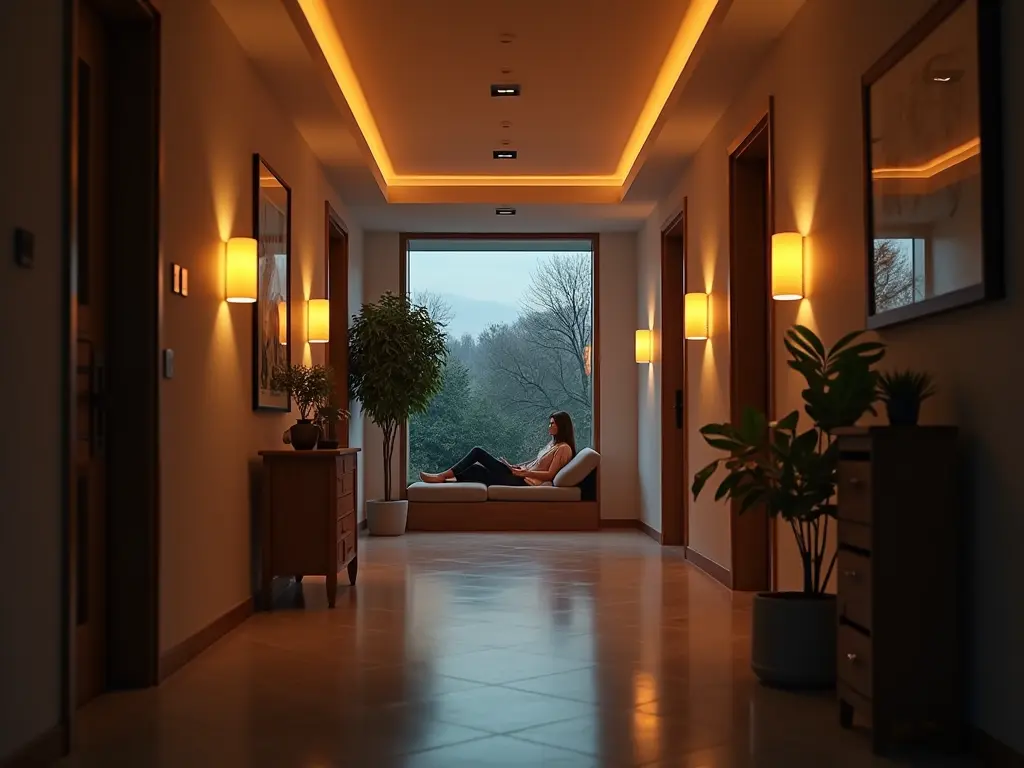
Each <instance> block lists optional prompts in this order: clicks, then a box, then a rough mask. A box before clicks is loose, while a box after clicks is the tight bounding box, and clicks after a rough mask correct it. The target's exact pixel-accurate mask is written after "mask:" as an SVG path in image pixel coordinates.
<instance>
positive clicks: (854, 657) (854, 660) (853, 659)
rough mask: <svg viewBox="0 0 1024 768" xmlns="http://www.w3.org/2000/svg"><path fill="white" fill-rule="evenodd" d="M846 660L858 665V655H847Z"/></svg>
mask: <svg viewBox="0 0 1024 768" xmlns="http://www.w3.org/2000/svg"><path fill="white" fill-rule="evenodd" d="M846 660H847V661H849V662H850V663H851V664H856V663H857V654H856V653H848V654H846Z"/></svg>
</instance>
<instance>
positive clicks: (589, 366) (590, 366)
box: [583, 344, 593, 376]
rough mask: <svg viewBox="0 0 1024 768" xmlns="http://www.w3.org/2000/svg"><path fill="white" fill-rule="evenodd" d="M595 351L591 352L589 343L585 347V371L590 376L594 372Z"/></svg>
mask: <svg viewBox="0 0 1024 768" xmlns="http://www.w3.org/2000/svg"><path fill="white" fill-rule="evenodd" d="M592 356H593V352H591V349H590V345H589V344H587V345H586V346H585V347H584V348H583V373H585V374H586V375H587V376H589V375H590V374H591V373H592V372H593V363H592V360H591V358H592Z"/></svg>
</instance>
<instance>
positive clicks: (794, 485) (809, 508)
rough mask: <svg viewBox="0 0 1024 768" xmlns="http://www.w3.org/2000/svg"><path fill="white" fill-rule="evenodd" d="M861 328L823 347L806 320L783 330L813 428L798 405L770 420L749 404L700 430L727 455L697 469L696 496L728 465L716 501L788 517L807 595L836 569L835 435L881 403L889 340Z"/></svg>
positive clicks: (825, 583) (820, 587) (823, 585)
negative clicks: (736, 415) (869, 336)
mask: <svg viewBox="0 0 1024 768" xmlns="http://www.w3.org/2000/svg"><path fill="white" fill-rule="evenodd" d="M862 333H863V332H862V331H855V332H854V333H850V334H847V335H846V336H844V337H843V338H841V339H840V340H839V341H837V342H836V343H835V344H834V345H833V346H832V347H831V348H826V347H825V345H824V344H823V343H822V341H821V339H819V338H818V336H817V335H816V334H815V333H814V332H813V331H812V330H810V329H809V328H807V327H805V326H802V325H797V326H794V327H793V328H791V329H790V330H788V331H787V332H786V338H785V344H786V349H787V350H788V351H789V354H790V359H789V360H788V365H789V366H790V367H791V368H793V369H794V370H796V371H797V372H799V373H800V374H801V375H802V376H803V377H804V381H805V382H806V388H805V389H804V390H803V392H802V396H803V400H804V411H805V412H806V413H807V415H808V416H809V417H810V418H811V421H812V422H813V424H812V426H811V427H809V428H808V429H806V430H803V431H801V430H800V426H799V425H800V413H799V411H793V412H792V413H789V414H788V415H787V416H785V417H784V418H782V419H780V420H779V421H778V422H773V423H769V422H768V419H767V417H766V416H765V415H764V414H762V413H760V412H758V411H757V410H755V409H753V408H748V409H746V410H745V411H744V412H743V416H742V419H741V422H740V424H737V425H734V424H708V425H706V426H704V427H702V428H701V430H700V433H701V436H702V437H703V438H704V440H705V442H707V444H708V445H710V446H711V447H712V448H716V449H718V450H721V451H725V452H727V453H728V454H729V455H728V456H726V457H723V458H718V459H715V460H714V461H712V462H711V463H710V464H708V465H707V466H706V467H704V468H703V469H701V470H700V471H699V472H697V473H696V474H695V475H694V478H693V487H692V491H693V498H694V500H696V499H697V497H698V496H699V495H700V493H701V491H702V490H703V488H704V486H705V485H706V484H707V482H708V480H710V479H711V477H712V475H714V474H715V472H717V471H718V469H719V468H720V467H724V468H725V470H726V475H725V477H724V478H723V479H722V481H721V483H720V484H719V486H718V490H717V491H716V492H715V500H716V501H718V500H722V499H730V500H734V501H736V502H738V503H739V512H740V513H741V514H742V513H743V512H746V511H749V510H750V509H752V508H754V507H758V506H763V507H764V509H765V510H766V511H767V513H768V515H769V516H770V517H772V518H782V519H783V520H785V521H786V522H788V523H789V525H790V527H791V528H792V530H793V535H794V537H795V538H796V543H797V547H798V548H799V550H800V558H801V561H802V563H803V572H804V592H807V593H812V594H813V593H821V592H824V591H825V589H826V587H827V586H828V582H829V579H830V578H831V575H832V569H833V568H834V567H835V554H834V553H833V555H832V557H831V559H830V561H829V562H828V566H827V568H826V567H825V559H826V552H825V548H826V541H827V538H828V525H829V519H830V518H834V517H835V516H836V506H835V503H834V500H833V499H834V497H835V491H836V479H837V474H838V470H839V452H838V448H837V446H836V442H835V439H834V436H833V435H832V433H833V432H834V431H835V430H836V429H839V428H840V427H849V426H853V425H854V424H855V423H856V422H857V421H858V420H859V419H860V418H861V417H862V416H863V415H864V414H865V413H868V412H871V413H874V412H875V409H874V404H875V403H876V402H877V401H878V374H877V373H876V372H875V371H874V370H873V366H874V365H875V364H876V363H877V362H878V361H879V360H881V359H882V357H883V356H884V355H885V345H884V344H881V343H880V342H874V341H858V339H859V338H860V336H861V335H862ZM854 342H857V343H854Z"/></svg>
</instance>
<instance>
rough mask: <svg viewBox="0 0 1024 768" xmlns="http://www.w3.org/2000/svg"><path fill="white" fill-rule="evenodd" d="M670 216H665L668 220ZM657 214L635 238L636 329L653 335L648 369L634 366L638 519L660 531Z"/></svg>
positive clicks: (659, 307) (659, 271)
mask: <svg viewBox="0 0 1024 768" xmlns="http://www.w3.org/2000/svg"><path fill="white" fill-rule="evenodd" d="M671 215H672V214H669V216H671ZM662 223H663V220H662V217H661V216H660V215H659V214H658V213H657V211H656V212H655V213H654V214H652V215H651V217H650V218H649V219H648V220H647V221H646V222H645V224H644V228H643V229H642V230H640V232H639V233H638V234H637V259H636V263H637V286H636V305H637V306H636V328H637V329H638V330H644V329H647V330H651V331H654V332H655V333H654V342H655V343H654V346H655V355H654V362H652V363H651V364H650V365H637V366H636V375H637V403H638V408H637V458H638V460H639V471H638V473H637V482H638V484H639V486H640V487H639V489H638V491H639V502H640V509H639V511H640V519H641V520H643V522H645V523H647V524H648V525H649V526H651V527H652V528H653V529H654V530H656V531H661V363H660V362H659V360H660V358H661V355H660V354H659V352H660V342H661V333H660V332H661V229H662Z"/></svg>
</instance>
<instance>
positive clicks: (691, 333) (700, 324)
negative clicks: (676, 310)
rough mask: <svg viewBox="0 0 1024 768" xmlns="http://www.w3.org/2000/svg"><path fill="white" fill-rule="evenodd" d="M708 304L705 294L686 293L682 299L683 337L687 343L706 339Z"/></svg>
mask: <svg viewBox="0 0 1024 768" xmlns="http://www.w3.org/2000/svg"><path fill="white" fill-rule="evenodd" d="M708 303H709V302H708V295H707V294H706V293H688V294H686V296H684V297H683V335H684V336H685V337H686V340H687V341H705V340H706V339H707V337H708V325H709V323H708Z"/></svg>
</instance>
